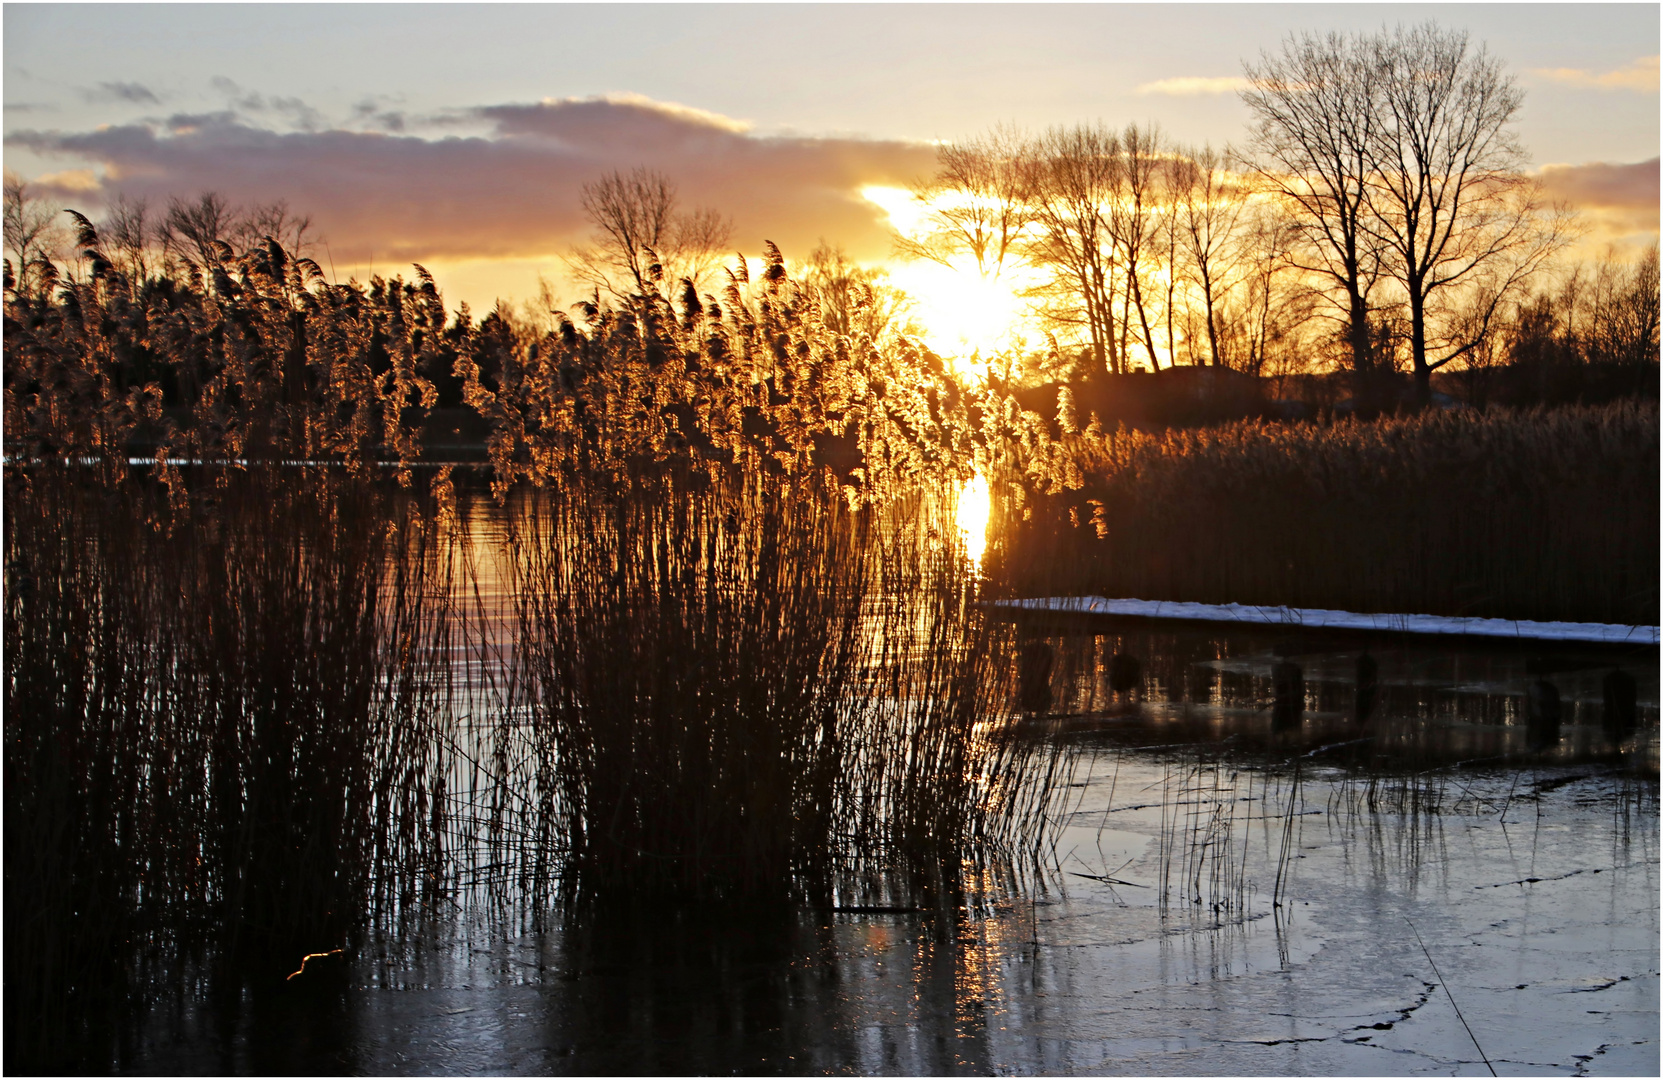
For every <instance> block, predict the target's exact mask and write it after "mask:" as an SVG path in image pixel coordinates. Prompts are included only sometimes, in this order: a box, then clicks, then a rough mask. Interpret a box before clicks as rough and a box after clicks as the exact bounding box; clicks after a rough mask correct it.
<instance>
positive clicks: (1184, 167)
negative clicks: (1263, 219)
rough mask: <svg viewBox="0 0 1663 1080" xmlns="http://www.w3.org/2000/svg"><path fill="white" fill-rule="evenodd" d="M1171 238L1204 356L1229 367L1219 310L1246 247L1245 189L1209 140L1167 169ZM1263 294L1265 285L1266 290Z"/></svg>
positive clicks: (1176, 267) (1234, 281) (1175, 268)
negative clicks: (1196, 305)
mask: <svg viewBox="0 0 1663 1080" xmlns="http://www.w3.org/2000/svg"><path fill="white" fill-rule="evenodd" d="M1169 175H1170V180H1169V182H1170V184H1171V187H1172V193H1173V200H1172V209H1171V218H1172V225H1171V227H1172V231H1173V235H1174V237H1175V241H1176V242H1175V245H1174V247H1175V248H1176V250H1175V251H1174V253H1173V254H1174V265H1173V267H1172V277H1173V279H1174V280H1177V278H1178V276H1179V264H1180V260H1181V265H1182V268H1183V271H1184V273H1185V274H1186V275H1187V276H1188V277H1189V278H1190V280H1191V281H1192V282H1193V283H1194V285H1195V287H1196V290H1197V291H1198V292H1199V294H1200V301H1201V313H1202V315H1203V316H1204V318H1205V321H1206V332H1207V355H1208V358H1209V362H1210V363H1211V364H1212V365H1213V366H1214V367H1218V366H1221V365H1222V366H1228V365H1227V364H1226V357H1225V354H1224V349H1223V347H1222V344H1221V341H1220V334H1219V309H1220V308H1221V307H1222V306H1223V305H1224V304H1225V303H1226V302H1227V300H1228V299H1229V296H1230V293H1231V291H1232V290H1233V289H1234V288H1235V287H1236V285H1237V284H1238V283H1239V271H1240V270H1241V269H1242V261H1243V260H1242V259H1241V255H1242V254H1243V253H1244V251H1245V249H1246V243H1245V241H1246V237H1245V236H1244V235H1243V230H1242V222H1243V215H1244V212H1245V211H1246V208H1247V200H1248V195H1249V190H1248V188H1247V186H1246V185H1245V184H1243V183H1242V182H1241V179H1240V178H1239V177H1237V176H1235V175H1233V174H1232V173H1231V172H1230V169H1229V159H1228V158H1227V157H1226V156H1225V155H1224V154H1221V153H1219V152H1218V151H1216V150H1214V149H1213V148H1212V147H1211V146H1210V145H1209V146H1206V147H1203V148H1202V149H1201V150H1199V151H1192V152H1190V153H1188V154H1182V155H1178V156H1176V157H1174V159H1173V160H1172V162H1171V165H1170V168H1169ZM1266 294H1267V298H1268V289H1267V290H1266Z"/></svg>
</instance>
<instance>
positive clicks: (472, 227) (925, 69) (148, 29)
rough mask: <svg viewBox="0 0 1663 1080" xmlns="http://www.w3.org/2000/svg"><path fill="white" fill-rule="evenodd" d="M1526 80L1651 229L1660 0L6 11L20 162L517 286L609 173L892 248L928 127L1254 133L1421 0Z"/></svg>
mask: <svg viewBox="0 0 1663 1080" xmlns="http://www.w3.org/2000/svg"><path fill="white" fill-rule="evenodd" d="M1429 15H1430V16H1431V17H1435V18H1437V19H1438V20H1439V21H1440V22H1442V23H1443V24H1445V25H1450V26H1462V27H1466V28H1467V29H1469V30H1470V31H1471V33H1472V35H1473V37H1474V39H1475V40H1480V41H1484V42H1486V43H1487V44H1488V46H1489V48H1490V50H1491V52H1492V53H1494V54H1495V55H1497V56H1499V57H1500V58H1502V59H1503V60H1504V61H1505V62H1506V63H1507V65H1508V69H1509V70H1510V71H1511V72H1512V73H1513V74H1514V75H1515V76H1516V77H1517V78H1518V80H1519V83H1520V85H1521V86H1522V87H1523V88H1524V89H1525V90H1526V93H1527V97H1526V105H1525V108H1524V110H1523V112H1522V113H1521V116H1520V119H1519V125H1518V127H1519V134H1520V137H1521V139H1522V141H1523V142H1524V143H1525V145H1526V146H1527V148H1528V149H1529V151H1530V152H1531V155H1532V158H1533V167H1534V168H1536V169H1538V170H1540V172H1541V174H1542V176H1543V178H1544V180H1545V181H1546V182H1547V183H1548V185H1549V187H1550V189H1551V190H1552V191H1553V192H1554V193H1555V194H1556V195H1558V196H1560V197H1563V198H1564V199H1566V200H1568V201H1570V202H1572V203H1574V204H1576V205H1578V206H1580V207H1583V208H1585V209H1586V210H1587V211H1588V214H1587V215H1586V216H1587V223H1588V226H1589V228H1588V240H1587V243H1588V244H1589V245H1598V244H1603V243H1606V242H1609V241H1612V240H1617V241H1625V240H1626V241H1633V240H1635V239H1637V238H1645V237H1654V236H1655V235H1656V231H1657V227H1658V210H1657V208H1658V163H1657V154H1658V149H1657V148H1658V61H1657V55H1656V49H1657V40H1658V8H1657V7H1656V6H1654V5H1553V4H1531V5H1474V6H1456V5H1432V6H1426V5H1344V4H1339V5H1266V6H1260V5H1218V6H1212V5H1186V4H1170V5H1136V6H1125V5H1069V6H1059V7H1049V6H1042V5H1032V6H1030V5H963V6H961V5H918V6H912V5H860V6H854V5H732V6H724V5H665V6H656V5H627V4H626V5H606V6H584V5H536V6H533V5H507V6H491V5H482V6H474V5H454V6H453V5H398V4H388V5H366V6H334V5H321V6H310V5H308V6H290V5H273V6H267V5H181V6H177V7H174V6H151V5H117V6H102V5H39V6H33V5H23V6H19V5H10V6H8V7H7V9H6V12H5V19H6V26H5V30H6V35H5V88H6V98H5V137H6V164H7V167H8V168H9V169H13V170H15V171H17V172H19V173H21V174H22V175H24V176H25V177H27V178H29V179H31V180H33V181H35V183H36V185H37V188H38V189H40V190H41V191H43V192H45V193H48V194H50V195H52V196H53V197H54V198H56V199H57V200H58V201H59V202H61V203H62V204H64V205H68V206H74V207H76V208H79V209H84V210H86V211H87V212H89V213H91V214H93V215H94V216H96V213H97V211H98V210H99V209H100V208H101V206H102V204H103V203H104V201H105V200H106V199H108V198H110V197H111V196H113V195H114V194H116V193H123V194H126V195H128V196H132V197H144V198H148V199H149V200H150V202H151V203H152V205H162V204H165V201H166V199H167V198H168V197H169V196H170V195H186V196H188V195H193V194H195V193H197V192H200V191H205V190H216V191H219V192H221V193H223V194H224V195H226V196H227V197H229V198H230V199H231V200H232V201H233V202H237V203H243V204H248V203H254V202H263V201H269V200H273V199H279V198H281V199H286V200H287V201H288V202H289V204H290V205H291V206H293V207H295V208H296V209H298V210H301V211H304V212H307V213H310V214H311V215H312V216H313V218H314V220H315V222H316V224H317V231H318V232H319V234H320V235H321V236H322V237H324V238H325V239H326V240H327V247H326V249H325V251H324V257H323V258H320V260H319V261H320V262H324V263H325V269H326V270H329V269H331V267H332V268H333V272H334V273H336V274H337V275H338V276H339V277H341V278H342V279H344V278H346V277H347V276H349V275H359V276H363V275H365V274H367V273H368V272H370V271H372V270H373V271H374V272H379V273H394V272H407V267H408V264H409V263H410V262H416V261H419V262H422V263H423V264H425V265H426V266H427V267H428V268H429V269H430V270H432V271H433V272H434V273H435V275H436V276H437V277H438V279H439V283H440V285H441V287H442V288H443V289H444V291H445V293H446V297H447V300H448V301H449V302H450V303H451V304H452V306H454V305H455V304H456V303H458V302H460V301H463V300H466V301H469V302H470V303H471V304H472V305H473V306H475V307H476V308H478V307H481V306H489V305H490V304H491V302H492V301H493V300H494V299H495V298H496V297H498V296H503V295H508V296H516V297H525V296H528V295H531V294H533V293H534V292H535V291H536V281H537V277H538V275H539V274H546V275H550V276H557V275H558V274H559V272H560V269H561V263H560V258H559V257H560V255H561V253H562V252H564V251H566V250H567V249H568V248H569V247H570V245H571V244H572V243H573V242H574V241H576V240H578V239H579V238H580V237H581V235H582V233H583V231H584V229H585V225H584V221H583V219H582V215H581V212H580V210H579V207H578V190H579V188H580V187H581V186H582V184H584V183H585V182H588V181H590V180H593V179H595V178H597V177H599V176H601V175H603V174H604V173H606V172H609V171H611V170H614V169H629V168H632V167H635V166H640V165H645V166H648V167H651V168H655V169H658V170H660V171H662V172H664V173H666V174H667V175H669V176H671V177H673V178H674V179H675V180H676V182H677V183H678V185H679V187H680V191H681V195H682V198H683V201H684V202H685V203H687V204H690V205H701V204H703V205H709V206H712V207H714V208H716V209H717V210H719V211H721V212H722V213H724V214H726V215H728V216H730V217H731V218H732V219H733V221H734V225H735V229H734V238H735V242H736V244H737V245H738V246H739V247H741V248H743V249H744V250H745V251H747V252H755V251H758V250H760V248H761V246H762V242H763V241H764V240H771V241H773V242H775V243H777V244H778V245H779V246H780V247H781V249H782V250H783V251H784V252H785V253H786V255H787V256H788V257H791V258H801V257H804V256H806V255H807V254H808V252H809V251H810V250H812V248H813V247H814V246H815V245H816V243H818V242H819V241H820V240H821V239H824V240H826V241H829V242H831V243H833V244H837V245H841V246H842V247H843V248H845V249H846V250H847V251H848V253H849V254H850V255H851V256H852V257H854V258H856V259H859V260H862V261H868V262H872V261H881V260H885V259H887V258H888V257H889V256H890V231H889V225H890V220H889V211H890V210H893V209H894V207H893V205H887V206H886V204H885V201H884V200H883V199H881V198H879V199H873V198H869V197H867V196H866V195H864V194H863V192H871V191H881V190H883V189H885V188H897V187H904V186H905V185H906V184H907V183H908V182H910V181H913V180H916V179H920V178H923V177H925V176H927V175H928V174H930V173H931V172H932V171H933V168H934V162H935V149H934V146H935V143H936V141H938V140H951V139H955V138H962V137H966V136H973V135H975V134H977V133H979V132H981V131H983V130H986V129H987V128H988V127H990V126H992V125H993V124H994V123H997V122H1001V121H1013V122H1015V123H1017V124H1020V125H1023V126H1026V127H1028V128H1030V129H1036V128H1041V127H1044V126H1046V125H1048V124H1072V123H1076V122H1082V121H1085V122H1093V121H1097V120H1103V121H1105V122H1107V123H1109V124H1110V125H1112V126H1117V127H1118V126H1120V125H1122V124H1124V123H1126V122H1129V121H1136V122H1139V123H1148V122H1154V123H1157V124H1159V125H1160V126H1161V127H1162V128H1163V129H1164V130H1165V132H1166V133H1167V134H1168V135H1169V136H1171V137H1172V138H1174V139H1176V140H1179V141H1182V142H1186V143H1194V144H1199V143H1201V142H1204V141H1206V142H1212V143H1213V144H1215V145H1222V144H1224V143H1226V142H1230V141H1232V140H1240V139H1241V138H1242V136H1243V134H1244V133H1245V121H1246V110H1245V109H1244V108H1243V107H1242V106H1241V104H1240V102H1239V100H1238V99H1237V97H1236V91H1237V89H1238V88H1239V86H1240V84H1241V64H1242V61H1243V60H1251V59H1254V58H1256V56H1257V55H1258V53H1259V51H1260V50H1274V49H1275V48H1277V47H1278V44H1279V42H1280V40H1281V39H1282V37H1283V36H1284V35H1286V34H1288V33H1291V32H1299V31H1303V30H1318V31H1321V30H1328V29H1338V30H1342V31H1349V30H1359V29H1360V30H1373V29H1378V28H1379V27H1380V26H1382V25H1384V24H1386V23H1388V22H1397V21H1408V20H1418V19H1422V18H1426V17H1428V16H1429Z"/></svg>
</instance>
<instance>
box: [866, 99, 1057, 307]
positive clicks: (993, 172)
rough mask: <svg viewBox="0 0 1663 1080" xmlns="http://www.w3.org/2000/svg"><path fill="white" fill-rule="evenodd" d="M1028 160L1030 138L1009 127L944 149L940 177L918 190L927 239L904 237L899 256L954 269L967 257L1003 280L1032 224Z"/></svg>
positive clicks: (981, 271) (990, 275) (978, 269)
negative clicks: (955, 262) (1028, 201)
mask: <svg viewBox="0 0 1663 1080" xmlns="http://www.w3.org/2000/svg"><path fill="white" fill-rule="evenodd" d="M1028 154H1029V145H1028V140H1027V138H1026V137H1025V136H1023V135H1022V133H1021V132H1019V131H1018V130H1017V129H1015V128H1013V127H1006V126H999V127H995V128H994V129H993V130H992V131H990V132H988V133H987V134H986V135H983V136H981V137H980V138H976V139H971V140H967V141H965V142H961V143H948V144H944V145H943V146H942V147H941V148H940V149H939V150H938V151H937V158H938V160H939V162H940V167H939V169H938V170H937V172H936V175H935V177H934V178H933V179H932V180H930V181H929V182H928V183H924V184H918V185H915V186H914V188H913V198H914V199H915V200H917V202H918V203H919V205H920V207H921V208H922V210H923V214H924V220H925V222H927V228H926V229H925V231H924V232H923V233H922V235H919V236H911V237H907V236H903V237H900V238H899V239H898V240H897V241H896V245H895V247H896V250H897V252H898V253H900V254H902V255H906V256H910V257H912V258H915V259H929V260H931V261H933V262H938V263H941V264H942V265H943V266H947V267H949V268H951V267H952V266H953V260H954V259H955V258H957V257H960V256H962V255H966V254H967V255H969V256H970V257H971V258H973V259H974V260H975V262H976V272H977V273H978V274H980V275H981V276H982V277H983V278H988V279H997V278H998V277H999V275H1000V274H1001V273H1002V272H1003V271H1004V268H1005V264H1006V262H1007V260H1010V259H1011V258H1012V257H1013V256H1014V255H1015V254H1016V248H1017V244H1018V241H1019V240H1020V239H1021V237H1022V235H1023V233H1024V232H1025V231H1026V230H1027V228H1028V225H1029V224H1030V221H1031V215H1030V213H1029V210H1028V203H1027V199H1026V191H1025V183H1026V180H1027V174H1026V169H1025V164H1026V159H1027V157H1028Z"/></svg>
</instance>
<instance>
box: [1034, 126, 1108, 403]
mask: <svg viewBox="0 0 1663 1080" xmlns="http://www.w3.org/2000/svg"><path fill="white" fill-rule="evenodd" d="M1124 168H1125V165H1124V162H1123V160H1122V156H1121V153H1120V140H1119V137H1118V136H1117V135H1115V134H1114V133H1113V132H1111V131H1109V130H1108V129H1107V128H1105V127H1103V126H1102V125H1101V124H1098V125H1095V126H1090V127H1088V126H1085V125H1078V126H1076V127H1073V128H1068V129H1063V128H1052V129H1050V130H1049V131H1047V132H1046V133H1045V134H1044V135H1042V136H1040V138H1039V139H1038V140H1037V141H1036V142H1035V144H1034V146H1033V149H1032V152H1031V153H1030V154H1029V155H1028V158H1027V163H1026V168H1025V181H1024V185H1023V187H1024V191H1025V192H1026V194H1027V202H1028V205H1029V208H1030V211H1031V214H1032V221H1033V224H1034V227H1035V228H1034V233H1033V236H1032V238H1031V239H1030V240H1029V241H1028V243H1027V244H1026V251H1027V254H1028V256H1029V257H1030V258H1031V259H1032V260H1033V261H1034V262H1035V263H1036V264H1037V265H1039V266H1040V267H1042V268H1045V269H1048V270H1049V271H1050V272H1051V274H1052V281H1051V282H1050V283H1049V285H1047V286H1046V287H1045V288H1044V289H1042V290H1041V291H1040V292H1039V294H1038V296H1037V298H1038V299H1039V300H1040V304H1039V306H1038V310H1039V313H1040V314H1041V315H1043V316H1045V317H1046V318H1048V319H1049V320H1050V321H1052V322H1054V323H1058V324H1061V325H1064V326H1074V327H1079V328H1082V329H1083V330H1084V331H1085V337H1086V340H1087V342H1088V348H1089V355H1090V372H1089V374H1090V375H1091V376H1096V375H1098V374H1105V373H1108V372H1110V371H1113V372H1119V371H1121V370H1123V368H1124V356H1123V353H1122V351H1121V349H1120V347H1119V345H1118V343H1117V342H1116V339H1115V316H1114V295H1115V294H1114V269H1115V245H1114V239H1113V235H1112V233H1111V232H1110V229H1109V223H1108V220H1107V217H1106V213H1107V208H1108V207H1109V206H1110V205H1111V204H1112V203H1113V202H1114V200H1115V199H1116V198H1117V197H1118V196H1119V194H1120V192H1121V188H1122V186H1123V180H1122V177H1121V172H1122V171H1123V169H1124Z"/></svg>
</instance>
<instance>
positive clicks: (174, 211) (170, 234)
mask: <svg viewBox="0 0 1663 1080" xmlns="http://www.w3.org/2000/svg"><path fill="white" fill-rule="evenodd" d="M236 226H237V213H236V211H235V210H234V209H233V208H232V206H231V204H230V203H228V202H226V200H225V197H224V196H223V195H221V194H219V192H217V191H205V192H203V193H202V194H200V195H198V196H197V197H196V198H195V199H181V198H178V197H174V198H171V199H169V200H168V205H167V214H166V215H165V216H164V217H163V218H162V223H161V226H160V228H159V229H158V236H159V239H160V240H161V243H162V251H163V254H164V256H165V257H166V258H168V259H169V260H174V261H178V260H182V261H184V262H186V263H189V264H191V265H193V266H196V267H199V268H201V269H203V270H211V269H212V268H213V267H215V266H218V265H219V264H220V263H222V262H223V261H224V260H225V256H226V248H225V247H222V245H225V244H226V243H227V241H228V240H229V239H230V237H231V235H232V232H233V230H234V229H235V228H236Z"/></svg>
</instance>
